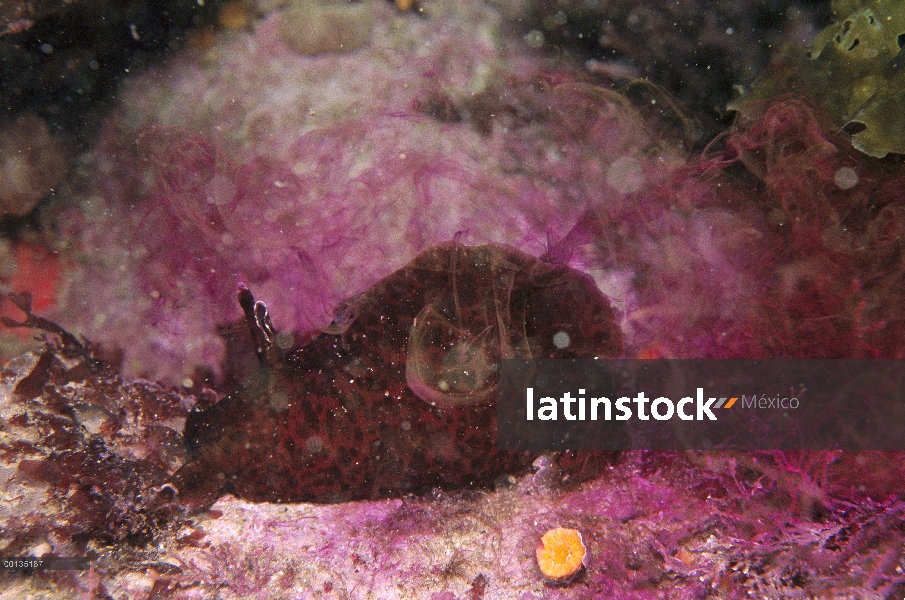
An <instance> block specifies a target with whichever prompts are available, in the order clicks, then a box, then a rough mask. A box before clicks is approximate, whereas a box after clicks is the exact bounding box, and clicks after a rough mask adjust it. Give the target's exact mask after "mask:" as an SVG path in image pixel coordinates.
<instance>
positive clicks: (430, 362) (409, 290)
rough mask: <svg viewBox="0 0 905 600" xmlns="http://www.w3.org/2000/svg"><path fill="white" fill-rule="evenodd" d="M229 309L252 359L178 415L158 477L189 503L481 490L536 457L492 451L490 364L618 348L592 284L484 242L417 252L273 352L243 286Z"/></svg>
mask: <svg viewBox="0 0 905 600" xmlns="http://www.w3.org/2000/svg"><path fill="white" fill-rule="evenodd" d="M239 302H240V304H241V306H242V308H243V310H244V312H245V316H246V320H247V321H248V324H249V326H250V328H251V332H252V337H253V339H254V342H255V346H256V349H257V353H258V358H259V359H260V363H261V364H260V368H259V369H258V372H257V373H256V374H255V375H253V376H252V377H251V378H250V379H249V381H248V382H247V383H246V384H245V385H244V386H243V387H242V388H241V389H240V390H238V391H236V392H235V393H233V394H231V395H228V396H226V397H225V398H224V399H223V400H221V401H220V402H219V403H217V404H214V405H213V406H210V407H208V408H207V409H205V410H197V411H194V412H192V413H191V414H190V416H189V418H188V420H187V422H186V432H185V436H186V440H187V443H188V447H189V459H188V461H187V462H186V464H185V465H184V466H183V467H182V468H181V469H179V471H177V472H176V474H175V475H174V476H173V479H172V484H173V486H174V487H175V488H176V490H177V491H178V493H179V500H180V503H182V504H184V505H186V506H189V507H205V506H208V505H210V504H211V503H213V502H214V501H215V500H216V499H217V498H218V497H219V496H220V495H221V494H223V493H227V492H231V493H233V494H235V495H236V496H238V497H240V498H244V499H247V500H252V501H269V502H296V501H313V502H341V501H347V500H356V499H378V498H386V497H394V496H400V495H403V494H406V493H420V492H425V491H428V490H430V489H432V488H441V489H459V488H470V487H485V486H489V485H492V484H493V482H494V481H495V479H496V478H498V477H499V476H501V475H504V474H510V473H518V472H522V471H525V470H526V469H527V468H528V467H529V466H530V465H531V463H532V461H533V460H534V459H535V458H536V456H535V455H531V454H528V453H524V452H504V451H499V450H497V448H496V447H495V441H496V409H495V406H494V400H495V389H496V364H497V361H498V360H500V359H502V358H510V357H511V358H532V357H533V358H579V357H583V358H588V357H604V358H614V357H618V356H620V355H621V354H622V333H621V331H620V330H619V328H618V327H617V325H616V324H615V321H614V318H613V312H612V309H611V308H610V305H609V302H608V301H607V299H606V298H605V297H604V296H603V295H602V294H601V293H600V291H599V290H598V288H597V287H596V285H595V284H594V282H593V281H592V280H591V278H590V277H588V276H587V275H584V274H582V273H579V272H577V271H575V270H573V269H571V268H569V267H567V266H564V265H560V264H553V263H551V262H546V261H545V260H543V259H535V258H532V257H530V256H528V255H525V254H523V253H521V252H519V251H516V250H514V249H512V248H507V247H503V246H496V245H486V246H476V247H467V246H464V245H461V244H459V243H455V242H450V243H446V244H443V245H440V246H436V247H434V248H431V249H429V250H426V251H424V252H423V253H421V254H419V255H418V256H417V257H416V258H415V259H414V260H413V261H412V262H411V263H410V264H409V265H408V266H406V267H404V268H402V269H400V270H398V271H396V272H395V273H393V274H391V275H390V276H388V277H387V278H385V279H383V280H382V281H380V282H378V283H377V284H375V285H374V286H373V287H371V288H370V289H368V290H367V291H365V292H364V293H362V294H359V295H357V296H355V297H353V298H351V299H349V300H347V301H345V302H344V303H342V304H341V306H340V307H339V308H338V309H337V311H336V313H335V315H336V316H335V319H334V322H333V324H332V325H331V327H330V329H329V330H328V331H327V332H325V333H323V334H321V335H320V336H318V337H317V338H315V339H314V340H313V341H311V342H310V343H309V344H307V345H306V346H304V347H302V348H299V349H296V350H294V351H290V352H287V353H284V352H283V351H282V350H281V349H280V348H279V346H278V345H277V344H276V335H275V331H274V329H273V326H272V325H271V323H270V317H269V315H268V313H267V308H266V306H265V305H264V304H263V303H262V302H255V300H254V298H253V296H252V294H251V292H250V291H249V290H248V289H247V288H246V287H245V286H240V288H239ZM561 458H562V459H563V460H561V461H560V465H561V466H562V467H563V468H565V469H566V470H567V471H568V470H571V469H576V468H579V469H584V468H585V466H586V465H582V461H581V460H576V457H575V456H574V455H571V456H564V457H561Z"/></svg>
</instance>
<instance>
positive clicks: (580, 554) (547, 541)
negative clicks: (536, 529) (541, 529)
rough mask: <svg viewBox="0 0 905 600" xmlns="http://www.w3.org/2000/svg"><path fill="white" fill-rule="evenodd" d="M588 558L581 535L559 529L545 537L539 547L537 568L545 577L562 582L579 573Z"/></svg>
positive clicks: (549, 532) (562, 528) (576, 532)
mask: <svg viewBox="0 0 905 600" xmlns="http://www.w3.org/2000/svg"><path fill="white" fill-rule="evenodd" d="M587 557H588V551H587V548H585V545H584V540H583V539H582V538H581V533H579V532H578V530H576V529H568V528H565V527H557V528H556V529H551V530H550V531H548V532H547V533H545V534H544V535H543V537H542V538H541V539H540V543H539V544H538V546H537V566H539V567H540V571H541V573H543V574H544V577H547V578H549V579H553V580H562V579H565V578H567V577H571V576H572V575H575V574H576V573H578V571H579V570H581V568H582V567H583V566H584V565H585V562H586V560H587Z"/></svg>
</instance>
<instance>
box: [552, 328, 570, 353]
mask: <svg viewBox="0 0 905 600" xmlns="http://www.w3.org/2000/svg"><path fill="white" fill-rule="evenodd" d="M571 343H572V338H570V337H569V334H568V333H566V332H565V331H557V332H556V333H555V334H554V335H553V345H554V346H556V347H557V348H558V349H559V350H564V349H566V348H568V347H569V344H571Z"/></svg>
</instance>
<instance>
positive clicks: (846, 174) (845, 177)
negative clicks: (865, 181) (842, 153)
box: [833, 167, 858, 190]
mask: <svg viewBox="0 0 905 600" xmlns="http://www.w3.org/2000/svg"><path fill="white" fill-rule="evenodd" d="M833 182H834V183H835V184H836V187H837V188H839V189H840V190H850V189H852V188H853V187H855V186H856V185H858V173H856V172H855V170H854V169H853V168H851V167H841V168H840V169H839V170H837V171H836V173H835V174H834V175H833Z"/></svg>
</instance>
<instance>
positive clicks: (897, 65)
mask: <svg viewBox="0 0 905 600" xmlns="http://www.w3.org/2000/svg"><path fill="white" fill-rule="evenodd" d="M832 6H833V15H834V17H835V19H836V20H835V22H834V23H833V24H832V25H830V26H828V27H827V28H825V29H824V30H823V31H821V32H820V34H818V36H817V37H816V38H815V39H814V44H813V47H812V48H811V51H810V52H804V51H803V50H802V49H801V48H797V47H789V48H786V49H785V50H784V51H783V55H782V56H781V57H780V60H779V64H778V66H779V68H778V69H776V70H775V71H773V72H771V73H770V74H769V75H768V76H767V77H765V78H764V79H763V80H762V81H760V82H759V83H758V84H757V85H756V86H755V88H754V89H753V90H752V91H751V93H749V94H747V95H745V96H743V97H742V98H740V99H738V100H736V101H734V102H733V103H731V104H730V106H729V108H730V109H731V110H737V111H739V113H740V114H741V115H742V116H745V113H746V107H747V106H750V104H749V101H751V100H754V101H757V100H765V99H768V98H772V97H775V96H777V95H779V94H782V93H788V92H793V93H796V94H800V95H802V96H804V97H807V98H810V99H812V100H814V101H816V102H818V103H819V104H820V105H822V107H823V109H824V110H825V111H826V113H827V114H828V116H829V117H830V118H831V119H832V120H833V121H834V122H835V123H836V124H837V125H838V126H839V127H846V126H848V125H850V124H853V123H859V124H861V125H862V126H863V129H862V130H861V131H858V132H857V133H855V134H854V135H853V136H852V145H853V146H854V147H855V148H857V149H858V150H860V151H861V152H863V153H865V154H868V155H870V156H874V157H877V158H882V157H884V156H886V155H887V154H889V153H890V152H892V153H896V154H905V69H903V63H905V52H902V46H903V44H905V2H903V1H902V0H834V1H833V5H832ZM843 15H844V16H843Z"/></svg>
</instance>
